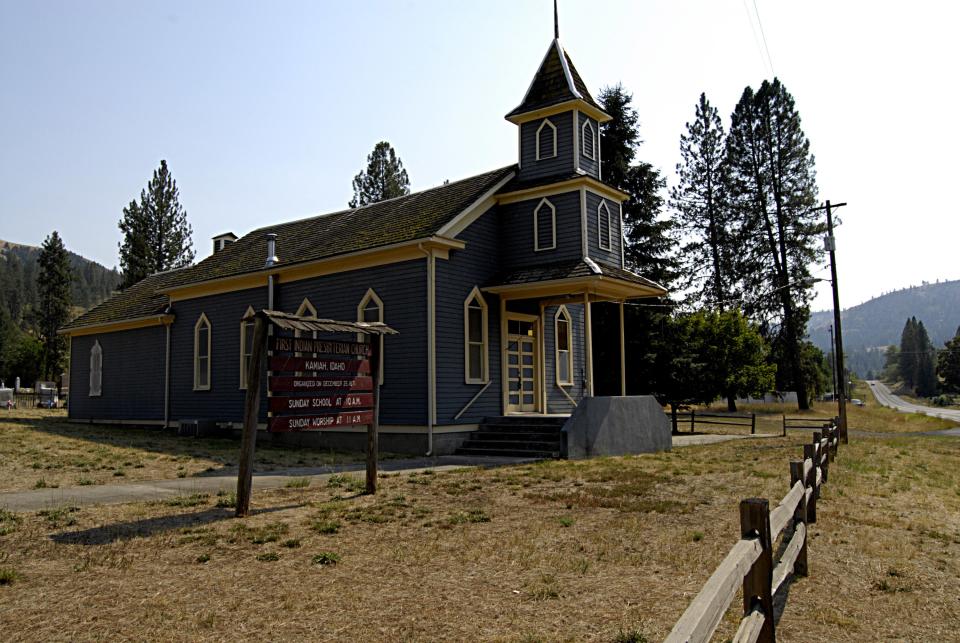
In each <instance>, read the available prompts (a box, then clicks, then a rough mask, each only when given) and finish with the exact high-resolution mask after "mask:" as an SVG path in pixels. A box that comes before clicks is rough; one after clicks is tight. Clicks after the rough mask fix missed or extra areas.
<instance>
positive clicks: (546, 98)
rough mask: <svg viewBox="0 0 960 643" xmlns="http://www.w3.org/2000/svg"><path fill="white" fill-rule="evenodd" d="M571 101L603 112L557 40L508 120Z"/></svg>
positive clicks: (508, 115)
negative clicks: (579, 102)
mask: <svg viewBox="0 0 960 643" xmlns="http://www.w3.org/2000/svg"><path fill="white" fill-rule="evenodd" d="M571 100H582V101H583V102H585V103H587V104H588V105H590V106H591V107H593V108H594V109H596V110H598V111H600V113H604V112H603V109H602V108H601V107H600V105H598V104H597V102H596V101H595V100H593V96H591V95H590V90H588V89H587V85H586V83H584V82H583V79H582V78H581V77H580V74H579V72H577V68H576V67H574V66H573V61H572V60H570V56H569V55H568V54H567V52H566V51H564V49H563V46H562V45H561V44H560V40H559V39H557V38H554V40H553V41H552V42H551V43H550V47H549V49H547V53H546V55H545V56H544V57H543V62H541V63H540V68H539V69H538V70H537V73H536V75H535V76H534V77H533V81H532V82H531V83H530V87H529V88H528V89H527V93H526V95H525V96H524V97H523V101H522V102H521V103H520V105H519V106H517V108H516V109H514V110H513V111H512V112H510V113H509V114H507V116H506V118H507V120H510V119H512V117H515V116H519V115H521V114H526V113H528V112H533V111H536V110H538V109H543V108H546V107H551V106H553V105H557V104H560V103H565V102H568V101H571Z"/></svg>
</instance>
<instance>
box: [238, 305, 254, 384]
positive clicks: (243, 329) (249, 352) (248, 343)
mask: <svg viewBox="0 0 960 643" xmlns="http://www.w3.org/2000/svg"><path fill="white" fill-rule="evenodd" d="M253 313H254V310H253V306H247V311H246V312H245V313H243V318H241V321H240V388H241V389H246V388H247V373H249V372H250V360H251V358H252V356H253V327H254V323H253V319H251V320H250V321H244V318H246V317H247V316H249V315H253Z"/></svg>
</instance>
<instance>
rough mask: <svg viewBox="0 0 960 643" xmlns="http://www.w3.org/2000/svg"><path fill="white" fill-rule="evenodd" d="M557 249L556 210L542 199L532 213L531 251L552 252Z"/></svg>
mask: <svg viewBox="0 0 960 643" xmlns="http://www.w3.org/2000/svg"><path fill="white" fill-rule="evenodd" d="M556 247H557V209H556V208H555V207H554V206H553V204H552V203H550V202H549V201H547V200H546V199H543V200H541V201H540V203H539V204H537V207H536V209H535V210H534V211H533V250H534V252H540V251H541V250H553V249H554V248H556Z"/></svg>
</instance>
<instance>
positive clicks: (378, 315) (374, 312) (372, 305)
mask: <svg viewBox="0 0 960 643" xmlns="http://www.w3.org/2000/svg"><path fill="white" fill-rule="evenodd" d="M383 320H384V316H383V300H382V299H380V297H378V296H377V293H376V291H375V290H374V289H373V288H368V289H367V292H366V294H365V295H364V296H363V299H361V300H360V304H359V305H358V306H357V321H362V322H383ZM369 337H370V335H362V334H359V333H358V334H357V341H358V342H365V341H367V340H368V338H369ZM375 341H379V342H380V368H379V369H378V370H379V373H378V375H379V379H380V383H381V384H382V383H383V361H384V355H383V335H380V336H379V338H377V339H376V340H375Z"/></svg>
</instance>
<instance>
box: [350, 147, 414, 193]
mask: <svg viewBox="0 0 960 643" xmlns="http://www.w3.org/2000/svg"><path fill="white" fill-rule="evenodd" d="M406 194H410V178H409V177H408V176H407V171H406V170H405V169H403V163H402V162H401V161H400V157H398V156H397V153H396V151H395V150H394V149H393V146H391V145H390V143H388V142H386V141H380V142H379V143H377V144H376V145H375V146H374V148H373V151H372V152H371V153H370V154H369V155H368V156H367V169H365V170H363V171H361V172H360V173H359V174H357V175H356V176H355V177H353V198H352V199H350V203H349V205H350V207H351V208H358V207H360V206H364V205H369V204H371V203H377V202H378V201H386V200H387V199H394V198H396V197H398V196H404V195H406Z"/></svg>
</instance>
